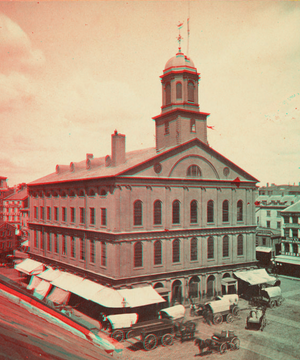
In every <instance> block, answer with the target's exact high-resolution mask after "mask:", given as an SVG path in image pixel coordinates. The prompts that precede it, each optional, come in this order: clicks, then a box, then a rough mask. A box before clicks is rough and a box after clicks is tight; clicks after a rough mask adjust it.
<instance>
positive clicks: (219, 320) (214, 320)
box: [213, 314, 223, 325]
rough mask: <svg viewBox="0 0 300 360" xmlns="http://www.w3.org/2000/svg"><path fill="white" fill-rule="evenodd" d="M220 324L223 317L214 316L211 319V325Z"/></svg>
mask: <svg viewBox="0 0 300 360" xmlns="http://www.w3.org/2000/svg"><path fill="white" fill-rule="evenodd" d="M222 322H223V316H222V315H220V314H217V315H215V316H214V318H213V323H214V324H215V325H219V324H222Z"/></svg>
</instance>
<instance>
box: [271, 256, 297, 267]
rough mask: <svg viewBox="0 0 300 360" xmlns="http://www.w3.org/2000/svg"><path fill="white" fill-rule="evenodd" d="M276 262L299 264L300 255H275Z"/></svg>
mask: <svg viewBox="0 0 300 360" xmlns="http://www.w3.org/2000/svg"><path fill="white" fill-rule="evenodd" d="M275 261H276V263H284V264H292V265H300V257H297V256H288V255H279V256H275Z"/></svg>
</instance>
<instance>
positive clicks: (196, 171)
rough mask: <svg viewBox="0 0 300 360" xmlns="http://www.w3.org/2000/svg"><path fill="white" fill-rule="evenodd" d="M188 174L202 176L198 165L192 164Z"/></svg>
mask: <svg viewBox="0 0 300 360" xmlns="http://www.w3.org/2000/svg"><path fill="white" fill-rule="evenodd" d="M186 175H187V176H190V177H201V170H200V168H199V166H198V165H191V166H189V167H188V169H187V171H186Z"/></svg>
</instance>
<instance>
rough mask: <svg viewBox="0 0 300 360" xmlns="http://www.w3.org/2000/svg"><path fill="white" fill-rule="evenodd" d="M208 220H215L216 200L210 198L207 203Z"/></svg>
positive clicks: (211, 221)
mask: <svg viewBox="0 0 300 360" xmlns="http://www.w3.org/2000/svg"><path fill="white" fill-rule="evenodd" d="M207 222H208V223H213V222H214V202H213V201H212V200H209V201H208V203H207Z"/></svg>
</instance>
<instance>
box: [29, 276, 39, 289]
mask: <svg viewBox="0 0 300 360" xmlns="http://www.w3.org/2000/svg"><path fill="white" fill-rule="evenodd" d="M41 281H42V279H39V278H38V277H37V276H35V275H32V276H31V279H30V282H29V284H28V285H27V290H34V289H35V288H36V287H37V286H38V284H39V283H40V282H41Z"/></svg>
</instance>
